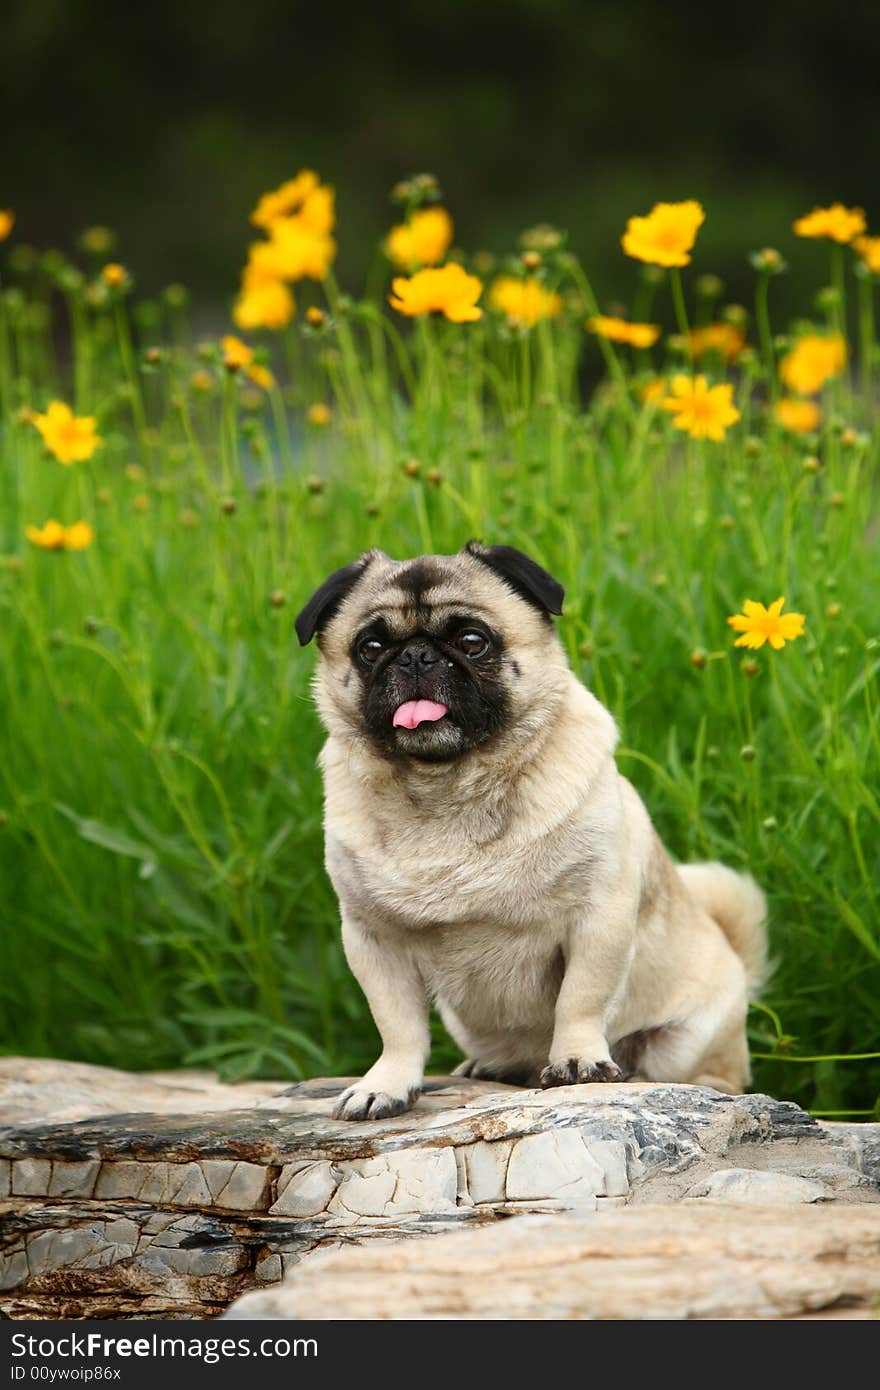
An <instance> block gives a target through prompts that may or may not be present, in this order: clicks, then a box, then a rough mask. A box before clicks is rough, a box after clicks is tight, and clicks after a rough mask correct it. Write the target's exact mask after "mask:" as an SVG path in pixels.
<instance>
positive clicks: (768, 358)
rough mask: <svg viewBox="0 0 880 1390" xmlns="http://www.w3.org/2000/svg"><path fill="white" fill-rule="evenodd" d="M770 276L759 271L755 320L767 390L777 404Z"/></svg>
mask: <svg viewBox="0 0 880 1390" xmlns="http://www.w3.org/2000/svg"><path fill="white" fill-rule="evenodd" d="M769 300H770V276H769V275H768V274H767V273H766V272H765V271H759V273H758V283H757V284H756V286H755V320H756V322H757V325H758V338H759V340H760V343H761V356H762V357H763V359H764V366H765V367H766V369H767V389H768V391H769V393H770V400H771V402H772V403H774V404H775V401H776V397H777V394H778V385H777V381H776V356H775V353H774V351H773V334H772V332H771V329H770V302H769Z"/></svg>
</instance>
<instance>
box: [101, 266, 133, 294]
mask: <svg viewBox="0 0 880 1390" xmlns="http://www.w3.org/2000/svg"><path fill="white" fill-rule="evenodd" d="M127 276H128V271H127V270H126V269H125V266H124V265H120V264H119V262H118V261H110V262H109V263H108V264H107V265H105V266H104V267H103V269H102V270H101V278H102V280H103V281H104V284H105V285H109V286H110V288H111V289H114V290H115V289H117V288H118V286H119V285H123V284H125V281H126V278H127Z"/></svg>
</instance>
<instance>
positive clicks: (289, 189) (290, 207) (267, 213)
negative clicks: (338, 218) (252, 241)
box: [251, 169, 319, 231]
mask: <svg viewBox="0 0 880 1390" xmlns="http://www.w3.org/2000/svg"><path fill="white" fill-rule="evenodd" d="M318 184H319V180H318V175H317V174H316V173H314V171H313V170H311V169H301V170H300V172H299V173H298V174H297V176H296V178H295V179H288V180H287V182H286V183H282V184H281V186H280V188H274V189H272V190H271V192H269V193H264V194H263V196H262V197H261V198H260V201H259V202H258V203H257V206H256V207H255V208H254V210H253V212H252V213H251V222H253V224H254V226H255V227H263V228H265V230H267V231H268V229H269V228H270V227H271V226H272V223H273V222H277V221H278V218H279V217H290V216H291V214H292V213H294V212H297V211H298V210H299V208H301V207H302V205H303V203H304V202H305V200H306V198H308V196H309V194H311V193H314V191H315V189H316V188H317V187H318Z"/></svg>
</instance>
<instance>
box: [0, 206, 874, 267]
mask: <svg viewBox="0 0 880 1390" xmlns="http://www.w3.org/2000/svg"><path fill="white" fill-rule="evenodd" d="M0 218H2V213H0ZM852 247H853V250H854V251H858V253H859V255H860V256H861V258H862V260H863V261H864V263H865V265H866V266H867V267H868V269H869V270H870V272H871V274H872V275H880V236H857V237H856V239H855V241H854V242H853V244H852Z"/></svg>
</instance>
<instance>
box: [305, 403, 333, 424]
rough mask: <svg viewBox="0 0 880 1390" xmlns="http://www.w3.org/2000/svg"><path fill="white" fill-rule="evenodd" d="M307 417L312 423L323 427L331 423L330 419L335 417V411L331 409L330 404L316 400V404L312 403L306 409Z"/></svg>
mask: <svg viewBox="0 0 880 1390" xmlns="http://www.w3.org/2000/svg"><path fill="white" fill-rule="evenodd" d="M306 419H307V420H308V422H309V424H310V425H315V426H316V427H317V428H318V429H323V427H324V426H325V425H329V424H330V421H331V420H332V419H333V411H332V410H331V409H330V407H329V405H325V404H324V402H323V401H315V403H314V405H310V406H309V408H308V410H307V411H306Z"/></svg>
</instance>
